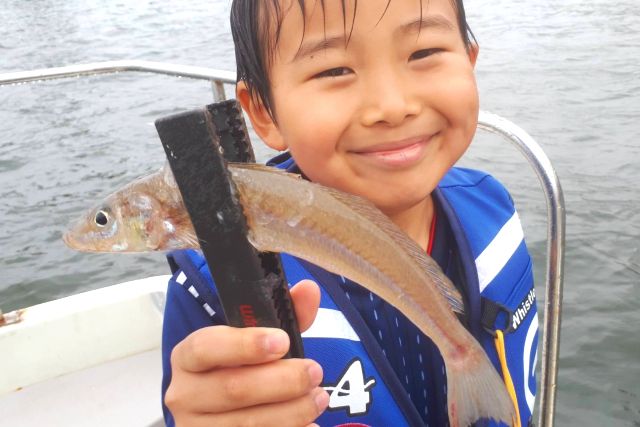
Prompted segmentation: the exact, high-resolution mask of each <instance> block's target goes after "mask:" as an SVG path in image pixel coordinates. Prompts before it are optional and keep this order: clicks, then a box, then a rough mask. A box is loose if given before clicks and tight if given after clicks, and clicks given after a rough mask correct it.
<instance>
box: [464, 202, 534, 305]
mask: <svg viewBox="0 0 640 427" xmlns="http://www.w3.org/2000/svg"><path fill="white" fill-rule="evenodd" d="M523 238H524V233H523V231H522V225H521V224H520V218H519V217H518V212H514V214H513V216H512V217H511V218H510V219H509V221H507V222H506V224H505V225H503V226H502V228H501V229H500V231H499V232H498V234H496V236H495V237H494V238H493V240H492V241H491V243H489V245H487V247H486V248H485V249H484V250H483V251H482V253H481V254H480V255H478V258H476V268H477V269H478V280H479V282H480V292H482V291H483V290H484V288H486V287H487V285H488V284H489V283H491V281H492V280H493V279H495V277H496V276H497V275H498V273H500V271H501V270H502V269H503V268H504V266H505V265H506V264H507V262H508V261H509V259H511V256H512V255H513V254H514V252H515V251H516V249H518V246H520V243H521V242H522V239H523Z"/></svg>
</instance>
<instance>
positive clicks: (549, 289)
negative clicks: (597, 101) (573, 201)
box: [0, 60, 565, 427]
mask: <svg viewBox="0 0 640 427" xmlns="http://www.w3.org/2000/svg"><path fill="white" fill-rule="evenodd" d="M129 71H134V72H148V73H155V74H165V75H170V76H178V77H188V78H193V79H198V80H208V81H210V82H211V84H212V89H213V96H214V100H215V101H216V102H217V101H222V100H224V99H225V92H224V87H223V85H224V84H234V83H235V81H236V77H235V73H234V72H230V71H224V70H215V69H211V68H205V67H192V66H185V65H177V64H170V63H163V62H151V61H138V60H122V61H106V62H95V63H89V64H79V65H70V66H67V67H56V68H43V69H38V70H32V71H22V72H13V73H4V74H0V86H2V85H10V84H19V83H26V82H37V81H43V80H52V79H58V78H65V77H80V76H88V75H95V74H109V73H120V72H129ZM478 128H479V129H483V130H486V131H489V132H493V133H496V134H498V135H501V136H503V137H505V138H506V139H507V140H508V141H509V142H510V143H512V144H513V145H515V146H516V147H517V148H518V150H519V151H520V153H521V154H522V155H524V157H525V158H526V159H527V161H528V162H529V165H530V166H531V168H532V169H533V170H534V172H535V173H536V175H537V177H538V180H539V181H540V185H541V187H542V190H543V192H544V194H545V197H546V201H547V262H546V269H547V271H546V276H545V290H546V293H545V295H546V297H545V307H544V326H543V337H542V367H541V373H540V377H541V378H540V385H541V391H540V394H539V395H538V397H539V399H540V400H539V404H538V408H539V411H540V413H539V416H538V426H539V427H552V426H553V422H554V414H555V402H556V388H557V375H558V354H559V348H560V319H561V308H562V282H563V264H564V236H565V208H564V197H563V194H562V187H561V186H560V181H559V179H558V176H557V175H556V173H555V170H554V169H553V166H552V164H551V161H550V160H549V158H548V157H547V155H546V154H545V153H544V151H543V150H542V148H541V147H540V146H539V145H538V143H537V142H536V141H535V140H534V139H533V138H532V137H531V136H529V134H527V133H526V132H525V131H524V130H523V129H521V128H520V127H518V126H516V125H515V124H513V123H512V122H510V121H508V120H506V119H504V118H502V117H500V116H497V115H495V114H491V113H489V112H486V111H481V112H480V116H479V118H478Z"/></svg>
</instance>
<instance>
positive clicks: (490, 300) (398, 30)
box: [163, 0, 537, 426]
mask: <svg viewBox="0 0 640 427" xmlns="http://www.w3.org/2000/svg"><path fill="white" fill-rule="evenodd" d="M231 25H232V30H233V34H234V42H235V46H236V58H237V66H238V84H237V98H238V100H239V102H240V103H241V104H242V107H243V109H244V110H245V112H246V113H247V115H248V117H249V118H250V120H251V122H252V124H253V127H254V129H255V131H256V132H257V134H258V135H259V136H260V138H261V139H262V140H263V141H264V142H265V143H266V144H267V145H268V146H269V147H271V148H273V149H276V150H279V151H285V150H287V152H286V153H284V154H282V155H280V156H278V157H277V158H275V159H273V160H272V162H271V164H273V165H276V166H278V167H281V168H286V169H287V170H290V171H294V172H298V173H302V174H303V175H304V176H305V177H306V178H307V179H309V180H311V181H315V182H319V183H321V184H323V185H326V186H330V187H335V188H337V189H340V190H342V191H345V192H349V193H353V194H357V195H360V196H362V197H365V198H367V199H369V200H370V201H372V202H373V203H374V204H375V205H376V206H377V207H378V208H379V209H380V210H381V211H383V212H384V213H385V214H386V215H388V216H389V217H390V218H391V219H392V220H393V221H394V222H395V223H396V224H397V225H398V226H400V227H401V228H402V229H403V230H404V231H405V232H406V233H407V235H409V236H410V237H411V238H413V239H414V240H415V241H416V242H417V243H418V244H419V245H421V246H422V248H423V249H424V250H425V251H427V252H428V253H429V254H430V255H431V256H432V257H433V258H434V259H435V260H436V261H437V262H438V263H439V264H440V266H441V267H442V269H443V271H445V273H446V274H447V275H448V276H449V277H450V278H451V279H452V281H453V282H454V283H455V284H456V286H458V287H459V288H460V290H461V291H462V292H463V294H464V295H465V297H466V309H467V310H466V312H467V318H466V319H465V323H466V326H467V327H468V328H469V329H470V330H471V332H472V333H473V334H474V336H476V338H477V339H478V340H479V341H480V342H481V344H483V346H484V348H485V350H487V352H488V354H489V356H490V357H491V359H492V361H493V362H494V364H495V365H496V367H497V369H498V370H499V372H501V374H503V375H504V376H505V378H508V377H509V372H508V371H506V372H502V371H501V370H500V364H499V362H498V359H497V356H496V352H495V350H494V349H493V348H492V341H493V337H492V336H491V335H490V334H489V333H488V332H487V331H485V330H484V329H487V330H490V331H491V332H493V331H494V329H505V330H507V331H505V332H511V333H509V334H506V339H504V340H503V341H501V340H498V341H499V342H500V343H501V344H500V345H503V346H504V345H506V348H507V350H506V351H507V358H506V359H507V360H506V363H507V367H508V368H509V370H510V371H511V372H512V374H513V383H514V386H513V388H514V390H513V391H514V400H515V401H514V405H515V406H516V407H518V409H519V412H520V414H519V418H520V419H519V420H518V422H521V423H522V424H524V425H526V423H527V422H528V420H529V417H530V415H531V409H532V404H533V402H532V400H533V395H534V391H532V390H535V380H533V364H534V363H535V348H536V345H535V343H536V342H537V339H536V336H537V335H536V334H537V317H535V305H534V304H531V301H529V304H527V307H529V308H528V309H527V312H526V313H524V312H522V313H524V314H522V315H521V316H520V317H518V318H517V319H516V318H515V317H514V316H512V317H508V316H509V315H511V312H513V311H515V310H516V309H517V308H518V305H519V304H520V303H521V301H524V300H526V298H527V297H529V299H530V298H531V297H530V294H531V291H532V286H533V283H532V277H531V263H530V258H529V256H528V254H527V250H526V247H525V245H524V242H523V240H522V233H521V229H520V226H519V222H518V218H517V214H515V210H514V208H513V206H512V204H511V201H510V198H509V196H508V194H507V193H506V191H505V190H504V189H503V188H502V187H501V186H500V185H499V184H497V183H496V182H495V181H494V180H493V179H492V178H491V177H489V176H487V175H486V174H482V173H479V172H476V171H468V170H458V169H454V170H451V171H450V169H451V168H452V166H453V165H454V163H455V162H456V161H457V160H458V159H459V158H460V157H461V156H462V154H463V153H464V152H465V150H466V149H467V147H468V146H469V144H470V142H471V140H472V138H473V135H474V133H475V129H476V125H477V116H478V95H477V89H476V85H475V79H474V72H473V69H474V65H475V61H476V57H477V53H478V47H477V45H476V44H475V43H473V42H472V41H471V40H470V38H469V37H470V31H469V28H468V26H467V24H466V20H465V14H464V8H463V5H462V0H422V1H420V0H390V1H389V0H367V1H361V2H357V1H355V0H349V1H343V0H324V1H318V0H306V1H303V0H298V1H295V0H260V1H256V0H235V1H234V3H233V6H232V13H231ZM494 242H497V243H496V244H493V243H494ZM505 242H506V243H505ZM170 261H171V263H172V267H173V270H174V276H173V279H172V281H171V282H170V285H169V291H168V296H167V298H168V299H167V308H166V313H165V331H164V340H163V341H164V342H163V347H164V369H165V378H164V381H163V393H164V400H165V403H166V407H165V417H166V421H167V424H168V425H173V424H174V422H175V423H176V424H177V425H180V426H200V425H202V426H204V425H208V426H211V425H215V426H225V425H229V426H235V425H265V426H269V425H277V426H285V425H291V426H303V425H309V424H310V423H312V422H314V420H316V419H317V422H318V423H319V424H321V425H380V426H381V425H385V426H386V425H425V424H426V425H436V426H442V425H447V424H448V416H447V402H446V384H447V383H446V378H445V376H444V371H443V369H442V367H443V362H442V359H441V357H440V355H439V353H438V351H437V349H436V348H435V346H434V345H433V344H432V343H431V341H430V340H429V339H428V337H426V336H424V335H422V334H421V333H420V332H419V331H418V330H417V329H416V328H415V326H414V325H413V324H411V323H410V322H408V320H406V318H404V316H403V315H402V313H400V312H398V311H397V310H395V309H394V308H393V307H391V306H389V305H388V304H386V303H384V302H383V301H381V300H380V299H379V298H378V297H377V296H375V295H373V294H371V293H370V292H368V291H366V290H365V289H363V288H362V287H360V286H359V285H357V284H355V283H351V282H349V281H347V280H345V279H343V278H340V277H336V276H334V275H331V274H329V273H327V272H326V271H323V270H320V269H319V268H317V267H316V266H313V265H310V264H308V263H305V262H303V261H301V260H297V259H294V258H292V257H289V256H286V255H283V264H284V268H285V272H286V274H287V278H288V280H289V281H290V282H292V283H296V282H299V283H298V284H297V285H296V286H294V287H293V288H292V291H291V293H292V298H293V299H294V302H295V306H296V314H297V316H298V319H299V323H300V326H301V329H302V330H306V329H308V328H310V329H309V330H308V331H307V332H306V334H305V335H304V336H305V342H304V343H305V351H306V353H307V354H306V355H307V357H308V358H309V359H289V360H281V359H280V358H281V357H282V355H283V354H284V353H286V351H287V348H288V338H287V336H286V334H284V333H283V332H282V331H279V330H271V329H266V328H246V329H235V328H230V327H227V326H223V325H222V324H223V319H221V318H220V315H219V314H218V313H219V312H220V310H217V309H216V308H217V300H216V298H215V287H214V286H213V284H212V282H211V278H210V275H209V273H208V270H207V267H206V265H205V264H204V261H203V259H202V258H201V256H200V255H198V254H197V253H195V252H181V253H175V254H173V255H171V256H170ZM307 279H312V280H313V281H310V280H307ZM316 283H317V284H316ZM318 285H320V286H318ZM190 289H191V291H190ZM481 292H482V294H480V293H481ZM193 295H197V297H196V298H194V296H193ZM481 302H482V303H481ZM319 306H320V309H318V308H319ZM203 307H204V308H203ZM485 307H489V308H495V309H496V310H493V311H492V310H490V309H486V310H485ZM501 309H502V310H503V312H501V311H500V310H501ZM491 313H493V314H491ZM516 320H517V322H516ZM212 325H215V326H212ZM507 326H509V327H508V328H507ZM483 327H484V329H483ZM499 336H501V335H499ZM169 354H170V357H169ZM318 417H319V418H318ZM355 423H358V424H355Z"/></svg>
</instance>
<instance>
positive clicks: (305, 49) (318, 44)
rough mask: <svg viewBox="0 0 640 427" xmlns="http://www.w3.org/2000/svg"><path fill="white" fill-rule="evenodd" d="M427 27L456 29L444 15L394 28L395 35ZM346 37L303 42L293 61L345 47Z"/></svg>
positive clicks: (426, 17) (416, 31)
mask: <svg viewBox="0 0 640 427" xmlns="http://www.w3.org/2000/svg"><path fill="white" fill-rule="evenodd" d="M426 28H435V29H441V30H445V31H455V30H456V28H455V26H454V25H453V24H452V23H451V21H449V20H448V19H447V18H445V17H444V16H442V15H429V16H423V17H422V18H418V19H415V20H413V21H410V22H408V23H406V24H403V25H401V26H400V27H398V28H396V29H395V30H394V34H395V35H405V34H417V33H419V32H420V30H423V29H426ZM344 47H345V38H344V36H343V35H340V36H335V37H327V38H323V39H322V40H317V41H314V40H310V41H306V42H303V43H302V45H300V48H299V49H298V51H297V52H296V54H295V56H294V57H293V59H292V60H291V62H295V61H299V60H300V59H302V58H305V57H307V56H311V55H312V54H314V53H316V52H319V51H321V50H325V49H335V48H344Z"/></svg>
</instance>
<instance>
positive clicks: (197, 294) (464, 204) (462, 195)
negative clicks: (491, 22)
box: [162, 160, 538, 426]
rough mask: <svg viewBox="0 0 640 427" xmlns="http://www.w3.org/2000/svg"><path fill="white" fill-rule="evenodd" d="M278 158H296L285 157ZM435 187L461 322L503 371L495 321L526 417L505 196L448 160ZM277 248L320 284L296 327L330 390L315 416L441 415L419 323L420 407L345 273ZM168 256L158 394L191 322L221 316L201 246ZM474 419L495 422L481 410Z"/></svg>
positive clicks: (525, 340) (526, 316) (511, 211)
mask: <svg viewBox="0 0 640 427" xmlns="http://www.w3.org/2000/svg"><path fill="white" fill-rule="evenodd" d="M279 166H280V167H283V168H289V169H290V168H293V167H295V165H293V163H292V160H287V161H285V162H284V163H281V164H280V165H279ZM433 196H434V198H435V201H436V203H437V204H438V206H440V208H441V212H442V213H444V215H446V219H447V220H448V222H449V225H450V229H451V232H452V233H451V234H452V236H453V238H452V240H453V242H451V243H452V244H454V245H455V246H456V249H457V253H458V257H457V258H458V264H459V273H458V275H457V277H458V281H459V282H460V283H456V285H457V286H458V287H459V288H461V290H462V291H463V293H464V296H465V303H466V304H465V306H466V312H467V313H466V314H467V325H466V326H467V327H468V329H469V330H470V331H471V333H472V334H473V335H474V336H475V338H476V339H477V340H478V341H479V342H480V343H481V344H482V346H483V348H484V349H485V351H486V352H487V354H488V355H489V358H490V360H491V361H492V362H493V364H494V366H495V367H496V369H497V371H498V372H500V373H501V374H503V375H504V374H505V373H504V372H503V369H502V367H501V364H500V361H499V358H498V354H497V351H496V346H495V343H494V335H495V331H496V330H500V331H503V333H504V349H505V357H504V358H503V359H506V365H507V367H508V372H509V373H510V378H511V380H512V382H513V389H514V392H515V395H516V397H517V406H518V409H519V414H520V420H521V425H522V426H526V425H527V424H528V423H529V421H530V418H531V413H532V410H533V403H534V397H535V389H536V383H535V377H534V370H535V364H536V356H537V342H538V317H537V311H536V303H535V292H534V289H533V275H532V263H531V258H530V256H529V254H528V252H527V248H526V246H525V243H524V239H523V233H522V228H521V225H520V221H519V219H518V215H517V213H516V211H515V208H514V206H513V202H512V200H511V197H510V196H509V194H508V193H507V191H506V190H505V189H504V187H503V186H502V185H501V184H500V183H498V182H497V181H496V180H495V179H494V178H492V177H491V176H489V175H487V174H485V173H483V172H479V171H474V170H469V169H461V168H453V169H452V170H451V171H450V172H449V173H448V174H447V175H446V176H445V177H444V178H443V180H442V181H441V183H440V184H439V186H438V188H437V189H436V190H435V191H434V192H433ZM281 258H282V264H283V267H284V271H285V275H286V277H287V280H288V282H289V283H290V284H295V283H297V282H298V281H300V280H302V279H307V278H310V279H312V280H314V281H315V282H316V283H318V284H319V285H320V288H321V302H320V310H319V312H318V315H317V317H316V320H315V322H314V324H313V325H312V326H311V328H310V329H309V330H307V331H306V332H305V333H304V334H303V343H304V349H305V356H306V357H309V358H311V359H314V360H316V361H318V362H319V363H320V364H321V365H322V367H323V370H324V378H323V383H322V386H323V387H324V388H325V389H326V390H327V391H328V392H329V394H330V403H329V408H328V409H327V410H326V411H325V412H324V413H323V414H322V415H321V416H320V417H319V418H318V420H317V421H316V422H317V423H318V424H319V425H321V426H339V425H350V426H357V425H364V426H424V425H425V421H424V419H426V420H428V423H429V424H428V425H431V426H444V425H448V418H447V402H446V377H445V374H444V365H443V362H442V358H441V356H440V354H439V352H438V351H437V348H436V347H435V345H433V344H432V343H431V341H430V340H429V338H428V337H426V336H424V335H422V334H421V333H420V332H419V331H417V329H416V331H417V332H416V333H415V334H414V335H411V336H410V337H409V338H408V339H410V340H414V339H415V341H416V342H417V343H418V344H421V346H419V347H416V348H420V349H421V350H420V351H419V352H417V354H416V353H414V352H408V353H407V354H406V358H407V359H408V361H407V363H411V364H412V365H413V366H417V368H416V369H415V370H414V372H413V374H414V375H416V376H419V377H421V378H422V380H423V381H424V383H425V384H426V385H425V388H424V391H423V393H425V398H426V397H427V395H428V396H429V398H428V399H427V401H428V402H429V404H428V405H427V406H426V407H425V408H419V409H418V408H416V407H415V405H414V404H413V403H412V400H411V397H410V396H408V394H407V392H406V390H405V388H404V387H403V384H402V382H403V381H405V380H406V381H409V378H398V376H397V375H396V372H395V371H394V370H393V369H392V367H391V365H390V362H389V360H388V359H387V357H386V355H385V353H384V352H383V350H382V349H381V347H380V345H379V344H378V342H377V341H376V337H375V336H374V334H376V331H373V330H371V328H369V327H368V326H367V325H366V324H365V322H364V321H363V318H362V317H361V316H360V315H359V313H358V311H357V310H356V308H355V307H354V305H353V304H352V302H351V301H350V299H349V298H350V296H349V294H348V292H345V289H346V287H345V285H347V282H348V281H347V280H345V279H344V278H342V277H340V276H337V275H334V274H331V273H329V272H327V271H325V270H323V269H321V268H319V267H317V266H315V265H313V264H310V263H308V262H306V261H303V260H300V259H297V258H295V257H292V256H290V255H287V254H282V257H281ZM168 260H169V263H170V265H171V269H172V271H173V277H172V279H171V280H170V283H169V288H168V293H167V305H166V308H165V321H164V330H163V369H164V378H163V384H162V392H163V397H164V393H165V391H166V389H167V387H168V385H169V382H170V380H171V366H170V363H169V358H170V353H171V349H172V348H173V347H174V346H175V345H176V344H177V343H178V342H180V341H181V340H182V339H184V338H185V337H186V336H187V335H189V334H190V333H191V332H193V331H195V330H196V329H198V328H202V327H205V326H210V325H213V324H224V323H225V320H224V317H223V315H222V309H221V307H220V304H219V301H218V298H217V296H216V290H215V285H214V283H213V280H212V278H211V274H210V272H209V269H208V267H207V265H206V262H205V260H204V258H203V257H202V255H201V254H200V253H199V252H198V251H194V250H186V251H176V252H173V253H171V254H169V255H168ZM350 285H351V286H353V284H350ZM384 304H386V303H384ZM387 306H388V305H387ZM381 310H382V311H384V307H383V308H381ZM380 315H381V316H383V315H384V313H383V312H381V313H380ZM376 318H377V313H376ZM396 322H398V320H397V319H396ZM396 324H397V323H396ZM411 326H412V327H413V326H414V325H411ZM377 333H380V331H378V332H377ZM403 336H405V337H407V336H408V335H403ZM421 340H422V343H421ZM425 342H426V343H427V345H426V346H425V345H424V343H425ZM400 344H402V342H401V343H400ZM404 358H405V355H403V359H404ZM404 362H405V360H403V363H404ZM211 398H212V399H214V398H215V395H212V396H211ZM163 408H164V412H165V421H166V422H167V426H173V425H174V422H173V418H172V416H171V413H170V412H169V411H168V410H167V408H166V407H164V406H163ZM421 411H422V412H423V413H421ZM476 425H477V426H480V425H482V426H495V425H501V424H498V423H495V422H493V421H486V420H482V421H480V422H478V423H476Z"/></svg>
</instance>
